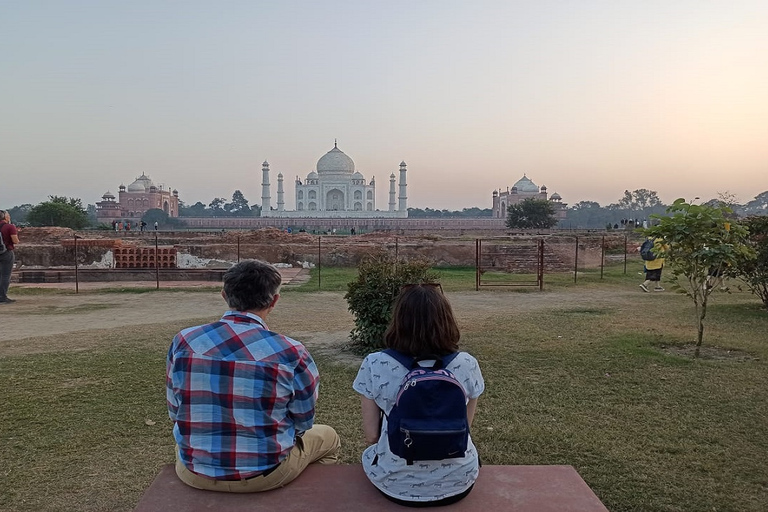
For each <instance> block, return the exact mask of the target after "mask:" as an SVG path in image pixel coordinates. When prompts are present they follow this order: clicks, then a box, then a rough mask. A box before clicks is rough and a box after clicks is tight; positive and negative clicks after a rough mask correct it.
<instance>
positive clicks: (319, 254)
mask: <svg viewBox="0 0 768 512" xmlns="http://www.w3.org/2000/svg"><path fill="white" fill-rule="evenodd" d="M321 238H323V237H322V236H318V237H317V289H318V290H319V289H320V269H321V268H322V266H323V265H322V263H321V258H322V254H323V253H322V250H321V249H320V239H321Z"/></svg>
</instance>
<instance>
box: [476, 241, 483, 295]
mask: <svg viewBox="0 0 768 512" xmlns="http://www.w3.org/2000/svg"><path fill="white" fill-rule="evenodd" d="M481 243H482V242H480V239H479V238H475V291H476V292H479V291H480V244H481Z"/></svg>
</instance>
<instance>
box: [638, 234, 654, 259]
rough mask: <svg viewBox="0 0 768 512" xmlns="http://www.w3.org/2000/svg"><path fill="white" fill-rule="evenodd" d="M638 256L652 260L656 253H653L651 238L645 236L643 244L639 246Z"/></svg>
mask: <svg viewBox="0 0 768 512" xmlns="http://www.w3.org/2000/svg"><path fill="white" fill-rule="evenodd" d="M640 257H641V258H643V259H644V260H645V261H653V260H655V259H656V255H655V254H654V253H653V240H651V239H650V238H646V239H645V242H643V245H641V246H640Z"/></svg>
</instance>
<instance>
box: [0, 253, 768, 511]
mask: <svg viewBox="0 0 768 512" xmlns="http://www.w3.org/2000/svg"><path fill="white" fill-rule="evenodd" d="M634 265H635V266H637V264H634ZM622 268H623V267H620V266H617V267H614V268H611V269H609V270H608V271H607V272H606V274H605V276H604V278H603V279H600V278H599V272H584V273H583V274H580V275H579V279H578V282H577V283H575V284H574V282H573V275H572V274H570V275H567V274H566V275H560V276H554V275H549V276H546V277H545V283H546V284H545V291H544V292H539V291H538V289H536V288H498V287H495V288H488V289H483V290H481V291H480V292H476V291H474V283H475V281H474V270H472V269H440V273H441V281H442V282H443V288H444V289H445V290H446V293H447V294H448V296H449V299H450V300H451V301H452V303H453V304H454V308H455V310H456V313H457V317H458V319H459V323H460V326H461V328H462V346H463V348H464V349H466V350H468V351H469V352H471V353H472V354H474V355H475V356H476V357H477V358H478V360H479V361H480V365H481V369H482V371H483V374H484V377H485V380H486V391H485V393H484V394H483V395H482V396H481V397H480V400H479V407H478V413H477V416H476V418H475V423H474V425H473V431H472V437H473V439H474V440H475V443H476V444H477V446H478V448H479V450H480V454H481V457H482V458H483V462H484V463H486V464H569V465H573V466H574V467H575V468H576V469H577V471H578V472H579V473H580V475H581V476H582V477H583V478H584V479H585V480H586V482H587V483H588V484H589V485H590V487H591V488H592V489H593V490H594V491H595V493H596V494H597V495H598V496H599V497H600V499H601V500H602V501H603V502H604V503H605V505H606V506H607V507H608V508H609V509H610V510H612V511H756V512H757V511H765V510H768V465H767V464H766V460H767V459H768V394H767V393H766V390H767V389H768V371H767V370H768V367H767V366H766V361H768V334H766V333H768V313H766V312H765V311H764V310H761V309H760V302H759V301H758V299H757V298H755V297H753V296H752V295H750V294H748V293H746V292H737V293H733V294H717V295H716V296H714V297H713V299H712V301H711V304H710V309H709V314H708V318H707V328H706V329H707V330H706V332H705V341H704V343H705V346H707V347H711V348H712V347H714V348H716V350H710V351H708V352H705V357H703V358H701V359H698V360H693V359H691V358H690V357H689V356H688V355H687V353H686V350H685V347H686V345H687V344H689V343H690V342H691V341H692V340H693V339H695V323H694V313H693V304H692V302H691V301H690V300H689V299H688V298H686V297H684V296H682V295H679V294H675V293H672V292H671V291H669V290H668V291H667V292H665V293H643V292H641V291H640V290H639V288H638V287H637V285H638V283H639V282H640V276H638V275H637V274H636V272H637V270H638V269H636V268H634V266H630V269H629V271H628V274H627V275H624V274H623V272H622ZM354 275H355V273H354V270H350V269H330V268H329V269H322V284H323V286H322V288H323V290H324V291H323V292H320V293H318V292H317V281H316V280H311V281H310V282H308V283H306V284H304V285H302V286H301V287H299V288H295V289H286V290H285V291H284V294H283V298H282V299H281V302H280V304H278V308H277V309H276V310H275V312H274V313H273V316H274V318H272V317H270V322H269V323H270V327H272V328H274V329H275V330H279V331H282V332H285V333H286V334H288V335H291V334H292V333H293V332H297V331H302V332H311V331H313V329H314V330H318V331H323V332H326V333H330V334H329V336H330V335H336V336H337V338H338V339H337V342H336V344H335V347H336V349H335V350H331V349H330V348H333V347H329V346H328V345H327V344H326V345H322V346H321V345H318V344H317V342H316V341H312V340H311V339H309V340H308V341H307V345H308V346H309V347H310V350H312V352H313V354H315V357H316V359H317V361H318V365H319V367H320V371H321V374H322V386H321V391H320V401H319V403H318V417H317V421H318V422H321V423H326V424H329V425H331V426H333V427H334V428H336V429H337V431H338V432H339V434H340V435H341V438H342V443H343V446H342V450H343V462H344V463H357V462H358V461H359V457H360V454H361V452H362V450H363V448H364V443H363V438H362V429H361V427H360V417H359V416H360V413H359V398H358V396H357V395H356V393H355V392H354V391H352V389H351V383H352V380H353V379H354V376H355V374H356V372H357V367H358V361H359V358H356V357H355V356H351V355H348V354H343V353H340V352H339V349H338V347H340V346H342V345H343V344H344V343H345V341H346V340H345V339H344V338H343V336H341V335H338V333H344V332H348V330H349V328H350V322H349V313H348V312H347V311H346V303H345V302H344V300H343V298H342V297H343V293H344V291H345V284H346V282H348V281H349V280H351V279H353V278H354ZM314 277H315V278H316V275H315V276H314ZM732 288H733V287H732ZM101 293H102V292H88V295H89V296H90V297H92V296H93V294H97V295H99V294H101ZM190 293H194V292H189V291H186V292H178V293H176V292H174V293H173V294H172V295H167V294H162V295H157V297H178V298H171V299H167V300H179V301H183V300H184V297H186V296H187V295H188V294H190ZM199 293H213V292H211V291H208V292H199ZM154 296H155V294H153V293H149V292H147V293H145V294H143V295H142V298H146V300H153V297H154ZM119 297H120V294H114V293H111V294H103V302H104V303H105V304H107V306H105V307H113V304H114V302H115V301H116V300H117V299H118V298H119ZM163 300H166V299H163ZM312 301H315V303H316V302H318V301H320V302H322V304H323V308H322V310H321V311H316V310H313V309H314V308H307V307H306V304H309V303H312ZM157 307H158V308H162V307H163V305H162V303H158V304H157ZM281 308H282V309H281ZM333 308H336V313H335V314H329V311H333ZM106 311H108V310H105V312H106ZM221 311H223V306H222V308H221ZM221 311H201V312H200V315H199V318H189V319H185V320H169V321H167V322H163V323H154V324H148V325H144V324H141V323H136V324H133V325H131V326H130V328H129V329H109V330H106V329H102V330H88V327H87V326H83V330H81V331H75V332H70V333H65V334H59V335H56V336H43V337H36V338H27V339H24V340H15V341H14V342H13V343H14V344H15V345H18V344H20V343H21V344H27V345H28V346H29V347H35V350H34V351H30V353H28V354H25V353H19V351H18V350H16V351H8V350H6V349H7V347H8V346H9V344H5V342H0V381H1V382H2V383H3V392H2V393H0V461H2V464H1V465H0V510H4V511H5V510H7V511H58V510H61V511H64V510H67V511H69V510H78V511H97V510H118V511H127V510H131V509H132V508H133V507H134V506H135V504H136V502H137V501H138V499H139V497H140V495H141V493H142V492H143V491H144V489H146V487H147V486H148V485H149V483H150V481H151V480H152V479H153V478H154V476H155V474H156V473H157V471H158V470H159V467H160V466H161V465H163V464H167V463H170V462H172V461H173V440H172V437H171V423H170V420H169V419H168V416H167V413H166V409H165V397H164V371H165V362H164V359H165V353H166V350H167V348H168V345H169V343H170V339H171V338H172V336H173V335H174V334H175V333H176V332H177V331H178V330H179V329H181V328H183V327H187V326H189V325H193V324H195V323H202V322H205V321H210V320H212V319H213V318H216V317H217V315H219V314H220V313H221ZM299 312H300V313H299ZM97 313H99V312H98V311H94V308H93V307H88V308H85V307H84V308H82V309H77V308H74V309H73V308H70V309H69V310H68V314H70V315H78V314H83V315H85V314H97ZM0 314H5V310H4V311H3V312H2V313H0ZM38 316H39V318H37V320H38V321H49V322H56V321H57V318H59V317H60V315H56V316H48V315H46V314H45V313H40V314H39V315H38ZM24 318H25V319H26V320H28V321H34V320H35V315H27V316H24ZM26 320H25V321H26ZM297 337H299V336H297ZM299 339H302V338H299ZM41 347H42V348H41ZM46 347H49V348H46ZM80 347H87V349H85V348H80ZM481 478H482V473H481Z"/></svg>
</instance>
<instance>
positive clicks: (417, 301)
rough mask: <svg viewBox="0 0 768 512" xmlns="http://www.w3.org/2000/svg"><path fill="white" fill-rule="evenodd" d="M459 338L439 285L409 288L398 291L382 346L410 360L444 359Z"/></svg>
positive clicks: (457, 347)
mask: <svg viewBox="0 0 768 512" xmlns="http://www.w3.org/2000/svg"><path fill="white" fill-rule="evenodd" d="M460 336H461V335H460V334H459V326H458V325H457V324H456V319H455V318H454V317H453V310H452V309H451V304H450V303H449V302H448V299H446V298H445V295H443V291H442V289H441V288H440V285H438V284H431V283H425V284H413V285H407V286H404V287H403V289H402V290H400V295H399V296H398V297H397V301H396V302H395V309H394V311H393V312H392V320H391V321H390V322H389V326H388V327H387V331H386V332H385V333H384V343H385V345H386V346H387V348H393V349H395V350H398V351H400V352H402V353H404V354H407V355H410V356H413V357H419V356H426V355H436V356H444V355H448V354H452V353H453V352H456V351H457V350H458V349H459V337H460Z"/></svg>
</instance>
